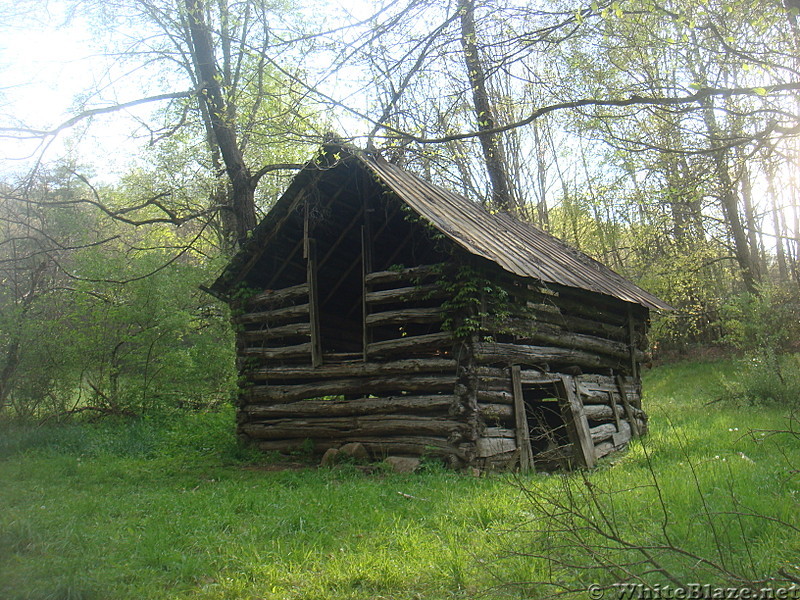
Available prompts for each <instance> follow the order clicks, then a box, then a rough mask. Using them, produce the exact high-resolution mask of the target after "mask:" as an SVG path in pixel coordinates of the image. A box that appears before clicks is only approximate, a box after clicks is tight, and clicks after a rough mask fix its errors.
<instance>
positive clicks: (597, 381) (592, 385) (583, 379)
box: [577, 373, 637, 392]
mask: <svg viewBox="0 0 800 600" xmlns="http://www.w3.org/2000/svg"><path fill="white" fill-rule="evenodd" d="M577 380H578V385H580V386H581V387H582V388H585V389H590V390H600V391H604V392H618V391H619V387H618V386H617V382H616V378H615V377H611V376H609V375H596V374H590V373H587V374H585V375H578V376H577ZM623 381H624V384H625V389H630V390H633V389H635V388H636V387H637V385H636V380H635V379H634V378H633V377H623Z"/></svg>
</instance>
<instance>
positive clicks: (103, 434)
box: [0, 362, 800, 600]
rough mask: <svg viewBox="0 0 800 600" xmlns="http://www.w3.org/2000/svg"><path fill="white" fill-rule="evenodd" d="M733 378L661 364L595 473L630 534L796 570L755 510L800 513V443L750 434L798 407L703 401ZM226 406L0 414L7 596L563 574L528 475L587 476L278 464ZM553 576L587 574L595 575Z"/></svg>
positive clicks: (134, 595) (496, 580)
mask: <svg viewBox="0 0 800 600" xmlns="http://www.w3.org/2000/svg"><path fill="white" fill-rule="evenodd" d="M736 376H737V372H736V368H735V366H734V365H733V363H726V362H720V363H707V364H697V363H686V364H678V365H670V366H664V367H659V368H657V369H655V370H653V371H651V372H650V373H648V374H647V376H646V380H645V402H646V409H647V410H648V412H649V413H650V415H651V432H650V435H649V436H648V437H647V438H646V440H645V441H644V443H640V442H635V443H634V444H633V445H632V447H631V449H630V450H629V451H628V452H627V453H625V454H624V455H621V456H616V457H613V458H612V459H611V460H610V461H604V463H603V465H602V466H601V467H600V468H599V469H597V470H596V471H594V472H592V473H591V474H590V475H589V476H588V480H589V482H590V483H591V485H592V486H595V487H596V488H597V489H602V490H606V491H607V490H626V491H619V493H617V494H613V495H611V496H608V497H609V498H614V505H613V509H614V511H615V513H614V515H613V519H614V523H616V524H617V525H618V527H619V530H620V531H621V532H622V533H623V534H624V535H625V536H626V537H627V538H629V539H632V540H636V541H637V542H639V543H643V544H644V543H653V542H654V540H658V539H659V538H660V537H663V534H664V532H666V533H667V535H668V536H669V537H670V539H671V540H672V541H673V542H674V543H675V544H676V545H680V546H682V547H686V548H689V549H690V550H692V551H694V552H697V553H699V554H703V555H708V556H709V557H710V558H711V559H712V560H714V561H717V562H720V561H721V562H723V563H724V564H725V565H726V566H728V567H729V568H730V569H731V570H732V571H737V572H741V573H744V574H745V575H747V576H749V577H753V578H759V577H766V576H769V575H774V574H776V573H777V571H778V569H780V568H784V569H786V570H787V571H789V572H791V573H794V574H796V575H798V574H800V571H798V567H797V565H798V563H800V558H799V557H800V535H798V533H799V532H798V530H792V528H791V527H787V526H786V525H781V524H779V523H778V522H777V521H776V520H764V519H759V518H753V517H749V516H747V514H749V513H759V514H762V515H767V516H769V517H771V518H772V519H780V520H783V521H786V522H788V523H789V524H790V525H792V526H794V527H800V492H798V489H799V488H800V478H798V474H797V472H796V471H795V469H798V468H800V442H798V439H797V438H793V437H791V436H785V435H778V436H769V435H761V433H760V432H755V433H753V435H748V432H750V431H751V430H759V429H783V428H785V427H786V426H787V424H788V421H787V414H788V409H786V408H783V407H770V406H766V407H765V406H734V405H732V404H728V403H722V402H716V403H711V404H709V402H710V401H712V400H714V399H715V398H716V397H717V396H719V395H720V389H721V383H720V382H721V381H722V380H731V379H735V377H736ZM232 422H233V416H232V414H231V413H227V412H226V413H221V414H199V415H198V414H195V415H185V416H183V417H181V418H180V420H173V421H167V422H165V421H164V420H153V421H148V420H144V421H140V422H136V423H133V424H130V423H129V424H117V425H114V424H101V425H98V426H89V425H73V426H68V427H61V428H51V427H42V428H39V429H36V430H20V429H10V428H5V429H2V430H0V436H2V437H1V438H0V598H5V599H8V600H14V599H22V598H25V599H53V600H56V599H64V600H66V599H89V598H91V599H105V598H108V599H114V600H123V599H131V600H133V599H136V600H142V599H160V598H175V599H179V598H180V599H188V598H201V599H205V598H207V599H219V600H222V599H225V600H229V599H256V598H258V599H279V598H281V599H282V598H287V599H288V598H291V599H300V598H304V599H313V598H319V599H344V598H364V599H376V598H392V599H406V598H407V599H417V598H473V597H475V596H476V595H479V594H482V595H483V597H490V598H494V597H509V598H531V597H533V598H536V597H540V596H541V595H542V594H543V593H544V590H545V588H543V587H541V585H539V584H537V583H533V582H536V581H541V580H543V579H546V578H547V577H548V576H551V577H552V572H548V571H547V569H548V565H547V563H546V561H545V560H543V559H542V558H536V557H534V556H532V555H540V554H546V550H547V548H546V541H547V540H550V541H551V542H552V535H549V534H548V523H547V522H545V517H544V516H543V513H542V512H541V510H540V509H541V506H539V505H537V503H535V502H533V503H532V502H531V500H530V496H528V495H527V494H526V490H527V492H528V493H533V494H539V495H537V496H536V497H537V498H538V497H542V498H547V497H548V495H549V494H552V495H553V497H558V495H559V494H560V493H561V492H560V491H559V490H563V489H568V488H570V487H571V486H576V487H577V488H581V489H583V488H586V486H585V484H584V482H583V481H581V478H580V476H572V477H569V478H567V479H565V478H563V477H560V476H548V475H543V474H537V475H531V476H529V477H525V478H522V479H517V478H515V477H513V476H511V475H491V476H485V477H480V478H478V477H473V476H467V475H461V474H456V473H451V472H447V471H445V470H443V469H441V468H437V467H436V466H435V465H427V466H426V469H425V470H424V471H423V472H421V473H418V474H414V475H396V474H389V473H385V472H377V473H371V474H365V473H362V472H361V471H360V470H358V469H357V468H355V467H353V466H347V465H345V466H342V467H338V468H336V469H333V470H317V469H315V468H308V467H306V468H299V469H289V470H271V468H270V465H269V464H268V462H269V461H266V460H264V459H257V458H256V457H254V455H253V454H251V453H248V452H247V451H245V450H243V449H241V448H238V447H237V446H236V445H235V443H234V441H233V439H232V438H233V436H232ZM652 473H656V474H657V477H658V480H659V482H660V488H659V489H658V490H657V489H656V488H654V487H653V486H652V485H650V482H651V477H652ZM589 489H593V488H591V487H590V488H589ZM409 496H411V497H409ZM659 498H663V504H662V502H661V501H660V499H659ZM730 513H737V514H730ZM543 544H544V545H543ZM664 560H666V561H668V566H669V568H670V569H671V570H672V571H673V572H674V573H677V574H679V575H680V576H681V577H682V578H685V579H684V580H685V581H696V579H694V577H697V576H699V575H698V573H700V571H698V570H697V569H698V566H697V564H696V562H695V561H680V560H678V559H674V560H673V558H670V557H665V559H664ZM557 575H558V577H559V578H561V579H562V580H563V579H564V578H566V579H567V580H569V578H572V582H573V584H574V586H575V587H576V588H578V587H580V586H581V585H584V584H585V583H586V581H585V577H588V576H589V575H588V574H583V573H581V572H580V571H576V572H574V573H570V572H567V570H563V569H562V571H561V572H560V573H558V574H557ZM592 576H594V574H592ZM654 581H658V574H656V579H654ZM507 583H518V584H519V585H513V586H507V585H502V584H507ZM601 583H603V582H601ZM605 583H608V582H605ZM574 597H576V598H578V597H582V598H583V597H586V595H585V594H583V595H581V594H577V593H576V594H575V595H574Z"/></svg>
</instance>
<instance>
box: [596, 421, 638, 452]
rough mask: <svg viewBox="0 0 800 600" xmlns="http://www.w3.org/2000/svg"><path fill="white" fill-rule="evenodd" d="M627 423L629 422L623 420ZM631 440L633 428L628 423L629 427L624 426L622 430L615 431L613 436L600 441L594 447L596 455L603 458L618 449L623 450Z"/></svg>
mask: <svg viewBox="0 0 800 600" xmlns="http://www.w3.org/2000/svg"><path fill="white" fill-rule="evenodd" d="M623 423H625V425H628V423H627V422H625V421H623ZM630 441H631V429H630V425H628V427H627V429H625V428H623V430H622V431H620V432H618V433H615V434H614V435H613V436H612V437H611V438H609V439H606V440H604V441H602V442H599V443H598V444H597V445H595V447H594V455H595V457H596V458H602V457H603V456H606V455H608V454H611V453H612V452H614V451H616V450H622V449H623V448H625V446H626V445H627V444H628V442H630Z"/></svg>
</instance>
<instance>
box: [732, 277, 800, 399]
mask: <svg viewBox="0 0 800 600" xmlns="http://www.w3.org/2000/svg"><path fill="white" fill-rule="evenodd" d="M760 291H761V293H760V294H759V295H754V294H741V295H739V296H736V297H734V298H733V299H732V300H731V301H730V302H728V303H727V304H726V305H725V306H723V312H722V323H723V326H724V328H725V332H726V333H725V336H724V338H723V342H725V343H727V344H729V345H731V346H733V347H734V348H736V349H737V350H739V351H741V352H742V358H741V369H742V371H741V374H742V377H741V380H740V381H738V382H736V383H728V384H726V385H725V388H726V394H725V396H726V397H727V398H728V399H734V400H743V401H746V402H750V403H758V402H770V403H780V404H787V405H792V406H797V405H800V401H799V400H798V399H799V398H800V356H798V354H797V353H798V351H800V295H799V294H798V290H797V289H796V288H794V287H788V286H786V287H778V286H765V287H763V288H762V289H761V290H760Z"/></svg>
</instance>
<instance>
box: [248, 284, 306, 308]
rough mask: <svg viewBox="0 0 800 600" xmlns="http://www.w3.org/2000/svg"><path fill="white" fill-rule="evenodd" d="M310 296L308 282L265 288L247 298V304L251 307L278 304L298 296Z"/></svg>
mask: <svg viewBox="0 0 800 600" xmlns="http://www.w3.org/2000/svg"><path fill="white" fill-rule="evenodd" d="M304 296H305V297H308V284H307V283H301V284H300V285H293V286H292V287H287V288H283V289H279V290H264V291H263V292H259V293H258V294H256V295H255V296H251V297H250V298H247V300H246V301H245V305H246V306H249V307H251V308H254V307H257V306H264V305H272V306H274V305H276V304H281V303H283V302H287V301H289V300H295V299H297V298H302V297H304Z"/></svg>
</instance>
